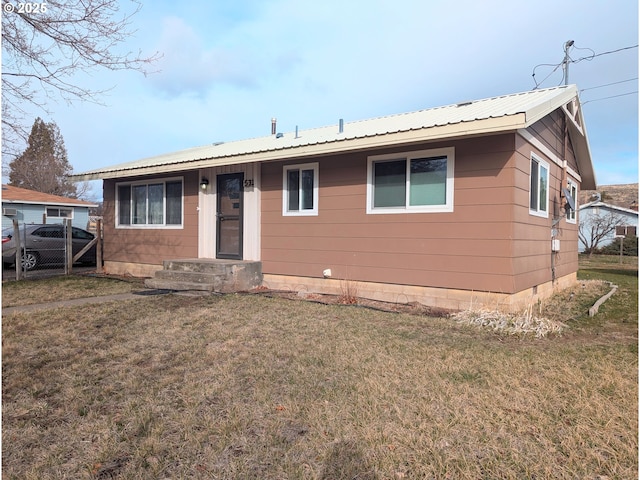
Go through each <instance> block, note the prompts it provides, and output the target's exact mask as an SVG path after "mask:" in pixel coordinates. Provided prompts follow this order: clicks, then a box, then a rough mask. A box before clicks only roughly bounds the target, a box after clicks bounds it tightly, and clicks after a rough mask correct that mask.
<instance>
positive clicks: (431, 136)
mask: <svg viewBox="0 0 640 480" xmlns="http://www.w3.org/2000/svg"><path fill="white" fill-rule="evenodd" d="M525 124H526V115H525V114H524V113H518V114H515V115H509V116H504V117H496V118H487V119H481V120H474V121H472V122H462V123H456V124H446V125H438V126H432V127H426V128H421V129H411V130H406V131H400V132H391V133H386V134H382V135H381V134H375V135H366V136H362V137H351V138H349V137H346V138H344V139H341V140H335V141H326V142H319V143H314V144H306V145H299V146H295V145H294V146H287V147H283V148H273V149H269V150H262V151H258V152H250V153H244V154H237V155H224V156H210V157H207V158H194V159H193V160H187V161H184V160H180V161H173V162H172V161H167V162H166V163H162V162H161V161H160V162H157V163H156V164H151V165H135V164H131V166H127V164H123V165H120V166H118V165H116V166H114V167H107V168H103V169H99V170H95V171H91V172H86V173H80V174H76V175H71V178H72V179H73V180H77V181H89V180H101V179H112V178H124V177H131V176H137V175H141V176H143V175H154V174H164V173H170V172H175V171H177V170H180V171H187V170H197V169H200V168H209V167H217V166H224V165H239V164H243V163H251V162H269V161H275V160H288V159H294V158H308V157H316V156H322V155H328V154H334V153H338V152H353V151H358V150H371V149H377V148H392V147H394V146H397V145H398V146H399V145H411V144H417V143H424V142H433V141H439V140H448V139H455V138H463V137H472V136H479V135H485V134H498V133H505V132H510V131H517V130H518V129H519V128H522V127H523V126H524V125H525Z"/></svg>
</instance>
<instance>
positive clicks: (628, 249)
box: [594, 236, 638, 257]
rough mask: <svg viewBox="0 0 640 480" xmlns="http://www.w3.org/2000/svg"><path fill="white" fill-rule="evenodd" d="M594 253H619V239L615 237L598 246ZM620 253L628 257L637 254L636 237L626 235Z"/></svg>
mask: <svg viewBox="0 0 640 480" xmlns="http://www.w3.org/2000/svg"><path fill="white" fill-rule="evenodd" d="M594 253H598V254H602V255H620V239H619V238H616V239H615V240H614V241H613V242H611V243H609V244H608V245H605V246H604V247H602V248H598V249H596V250H595V251H594ZM622 254H623V255H626V256H630V257H637V256H638V237H635V236H627V237H624V240H623V242H622Z"/></svg>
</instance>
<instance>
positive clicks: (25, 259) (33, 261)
mask: <svg viewBox="0 0 640 480" xmlns="http://www.w3.org/2000/svg"><path fill="white" fill-rule="evenodd" d="M38 262H39V259H38V254H37V253H35V252H24V253H23V255H22V268H24V269H25V270H27V271H28V270H33V269H34V268H36V267H37V266H38Z"/></svg>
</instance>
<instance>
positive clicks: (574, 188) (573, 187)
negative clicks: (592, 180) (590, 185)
mask: <svg viewBox="0 0 640 480" xmlns="http://www.w3.org/2000/svg"><path fill="white" fill-rule="evenodd" d="M567 190H568V191H569V195H571V198H572V199H573V204H574V205H575V207H576V208H575V209H572V208H570V209H569V210H567V222H569V223H576V211H577V210H578V184H577V183H576V182H574V181H573V180H571V179H569V180H568V182H567Z"/></svg>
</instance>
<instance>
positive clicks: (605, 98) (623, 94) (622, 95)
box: [581, 90, 638, 107]
mask: <svg viewBox="0 0 640 480" xmlns="http://www.w3.org/2000/svg"><path fill="white" fill-rule="evenodd" d="M636 93H638V90H636V91H635V92H627V93H621V94H620V95H611V96H610V97H603V98H596V99H595V100H587V101H586V102H582V103H581V105H582V106H583V107H584V106H585V105H586V104H587V103H593V102H599V101H600V100H609V99H611V98H618V97H626V96H627V95H635V94H636Z"/></svg>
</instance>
